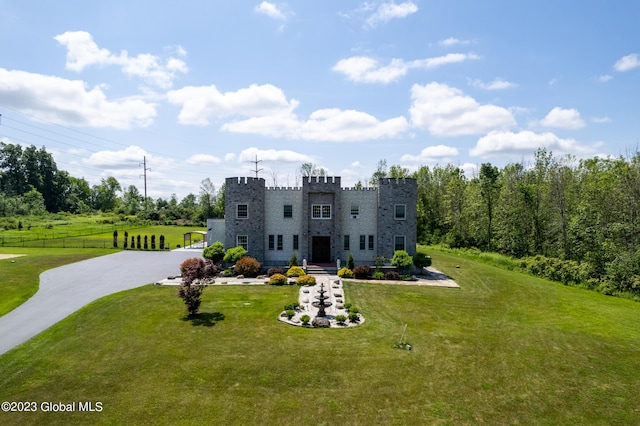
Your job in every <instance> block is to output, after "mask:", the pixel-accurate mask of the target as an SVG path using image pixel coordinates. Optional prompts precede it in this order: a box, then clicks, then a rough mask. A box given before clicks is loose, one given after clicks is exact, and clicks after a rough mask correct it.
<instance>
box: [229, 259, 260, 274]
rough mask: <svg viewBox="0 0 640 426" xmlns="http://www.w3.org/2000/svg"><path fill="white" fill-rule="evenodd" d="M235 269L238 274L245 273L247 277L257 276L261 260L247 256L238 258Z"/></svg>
mask: <svg viewBox="0 0 640 426" xmlns="http://www.w3.org/2000/svg"><path fill="white" fill-rule="evenodd" d="M233 270H234V271H235V273H236V274H238V275H244V276H245V277H255V276H257V275H258V273H259V272H260V262H258V261H257V260H256V259H254V258H253V257H249V256H245V257H243V258H241V259H238V261H237V262H236V266H235V267H234V269H233Z"/></svg>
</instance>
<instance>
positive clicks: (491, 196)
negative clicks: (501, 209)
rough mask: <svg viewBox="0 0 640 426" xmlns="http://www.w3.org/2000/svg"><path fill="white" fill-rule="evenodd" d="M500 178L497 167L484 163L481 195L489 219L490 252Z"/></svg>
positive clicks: (487, 241) (481, 172)
mask: <svg viewBox="0 0 640 426" xmlns="http://www.w3.org/2000/svg"><path fill="white" fill-rule="evenodd" d="M499 176H500V171H499V170H498V168H497V167H496V166H492V165H491V163H482V165H481V166H480V190H481V192H480V193H481V195H482V199H483V200H484V204H485V211H486V213H487V219H488V223H487V240H486V244H487V247H488V249H489V250H491V249H492V248H493V212H494V208H495V203H496V201H497V198H498V191H499V189H500V186H499V182H498V177H499Z"/></svg>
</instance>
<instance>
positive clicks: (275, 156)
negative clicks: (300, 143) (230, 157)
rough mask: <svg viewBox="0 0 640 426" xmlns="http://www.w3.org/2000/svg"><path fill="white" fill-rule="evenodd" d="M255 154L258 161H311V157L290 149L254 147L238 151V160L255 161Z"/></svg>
mask: <svg viewBox="0 0 640 426" xmlns="http://www.w3.org/2000/svg"><path fill="white" fill-rule="evenodd" d="M256 156H257V157H258V160H260V161H277V162H284V163H308V162H310V163H313V162H314V160H313V158H312V157H310V156H308V155H305V154H300V153H298V152H295V151H291V150H276V149H259V148H256V147H251V148H247V149H245V150H244V151H242V152H241V153H240V155H239V156H238V161H240V162H246V161H255V159H256Z"/></svg>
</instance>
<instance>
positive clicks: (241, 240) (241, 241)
mask: <svg viewBox="0 0 640 426" xmlns="http://www.w3.org/2000/svg"><path fill="white" fill-rule="evenodd" d="M236 245H238V246H240V247H242V248H243V249H245V250H246V251H249V237H248V236H247V235H238V236H236Z"/></svg>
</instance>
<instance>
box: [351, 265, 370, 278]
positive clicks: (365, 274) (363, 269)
mask: <svg viewBox="0 0 640 426" xmlns="http://www.w3.org/2000/svg"><path fill="white" fill-rule="evenodd" d="M353 276H354V277H356V278H358V279H361V280H363V279H367V278H369V277H370V276H371V266H369V265H358V266H356V267H355V268H353Z"/></svg>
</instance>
